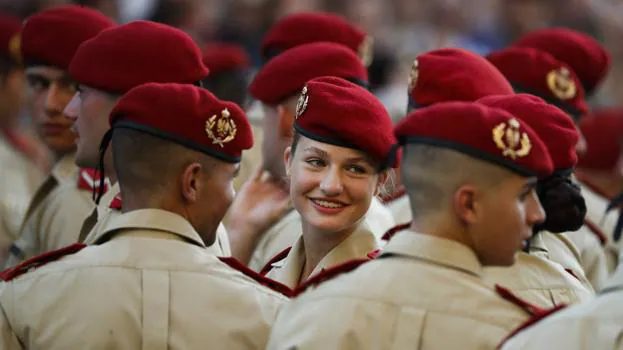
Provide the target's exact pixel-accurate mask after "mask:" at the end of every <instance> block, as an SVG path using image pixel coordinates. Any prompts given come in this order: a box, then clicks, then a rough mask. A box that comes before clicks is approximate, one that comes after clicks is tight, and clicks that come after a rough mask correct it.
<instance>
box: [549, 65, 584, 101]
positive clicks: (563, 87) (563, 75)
mask: <svg viewBox="0 0 623 350" xmlns="http://www.w3.org/2000/svg"><path fill="white" fill-rule="evenodd" d="M547 86H548V87H549V89H550V90H552V93H553V94H554V95H555V96H556V97H558V98H559V99H561V100H568V99H571V98H574V97H575V96H576V95H577V93H578V89H577V87H576V86H575V82H574V81H573V79H572V78H571V72H569V69H567V68H565V67H561V68H559V69H554V70H553V71H551V72H549V73H547Z"/></svg>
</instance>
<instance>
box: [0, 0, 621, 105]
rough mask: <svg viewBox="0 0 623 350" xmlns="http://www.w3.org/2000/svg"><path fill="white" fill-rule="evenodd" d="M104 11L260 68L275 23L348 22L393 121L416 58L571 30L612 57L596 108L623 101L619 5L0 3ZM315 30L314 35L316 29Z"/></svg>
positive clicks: (249, 0) (483, 49)
mask: <svg viewBox="0 0 623 350" xmlns="http://www.w3.org/2000/svg"><path fill="white" fill-rule="evenodd" d="M68 2H72V3H77V4H81V5H86V6H90V7H94V8H97V9H98V10H100V11H102V12H104V13H105V14H107V15H109V16H110V17H112V18H114V19H116V20H117V21H119V22H121V23H123V22H127V21H131V20H134V19H150V20H154V21H157V22H162V23H166V24H169V25H172V26H175V27H178V28H181V29H183V30H184V31H186V32H187V33H189V34H190V35H191V36H192V37H193V38H195V39H196V40H197V42H199V43H204V42H210V41H225V42H233V43H237V44H240V45H242V46H243V47H244V48H245V49H246V50H247V52H248V53H249V55H250V57H251V62H252V64H253V66H255V67H257V66H259V65H260V64H261V59H260V55H259V45H260V42H261V40H260V39H261V37H262V36H263V35H264V33H265V32H266V30H267V29H268V28H269V27H270V25H271V24H272V23H274V22H275V20H276V19H277V18H279V17H281V16H283V15H285V14H289V13H293V12H297V11H310V10H311V11H314V10H318V11H330V12H335V13H339V14H342V15H344V16H345V17H347V18H348V19H350V20H351V21H353V22H355V23H357V24H358V25H359V26H361V27H362V28H363V29H365V30H366V31H367V32H368V33H370V34H371V35H372V36H373V37H374V62H373V64H372V67H371V68H370V80H371V84H372V88H373V91H374V92H375V93H376V94H377V96H378V97H380V98H381V100H382V101H383V102H384V103H385V105H386V106H387V107H388V109H389V110H390V112H391V113H392V115H394V116H399V115H400V114H402V113H404V111H403V106H404V105H405V103H406V98H407V97H406V94H404V91H405V87H406V85H407V79H406V77H407V76H408V70H409V69H410V64H411V61H412V60H413V58H414V57H415V56H416V54H418V53H421V52H424V51H427V50H431V49H435V48H440V47H462V48H467V49H469V50H472V51H475V52H477V53H481V54H486V53H488V52H489V51H492V50H496V49H500V48H502V47H504V46H505V45H507V44H508V43H509V42H511V41H512V40H514V39H516V38H518V37H519V36H520V35H522V34H524V33H526V32H529V31H532V30H535V29H538V28H541V27H551V26H564V27H569V28H572V29H576V30H580V31H583V32H586V33H588V34H590V35H592V36H594V37H596V38H597V39H598V40H599V41H601V42H602V43H603V44H604V45H605V46H606V47H607V48H608V49H609V50H610V52H611V53H612V55H613V62H614V65H613V68H612V71H611V72H610V74H609V75H608V79H607V81H606V82H605V84H603V85H602V87H601V90H600V91H598V93H597V94H595V95H594V97H593V99H592V100H591V101H590V103H591V105H592V106H593V107H596V106H612V105H616V104H617V101H620V100H621V99H623V67H622V66H621V65H619V64H617V63H618V62H621V58H622V57H623V49H622V48H621V46H620V45H619V43H620V40H621V38H623V20H622V18H623V16H621V14H623V3H621V2H620V1H614V0H504V1H499V0H463V1H459V0H74V1H69V0H0V6H1V7H2V9H3V10H4V11H8V12H11V13H14V14H17V15H19V16H21V17H24V18H25V17H27V16H28V15H30V14H32V13H34V12H36V11H39V10H41V9H43V8H46V7H48V6H52V5H56V4H59V3H68ZM310 30H313V28H310Z"/></svg>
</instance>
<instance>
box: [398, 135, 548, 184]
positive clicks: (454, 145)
mask: <svg viewBox="0 0 623 350" xmlns="http://www.w3.org/2000/svg"><path fill="white" fill-rule="evenodd" d="M399 139H400V143H401V144H402V145H406V144H424V145H429V146H437V147H442V148H447V149H451V150H454V151H457V152H460V153H463V154H466V155H468V156H471V157H474V158H478V159H480V160H482V161H485V162H488V163H491V164H493V165H497V166H501V167H503V168H505V169H507V170H510V171H511V172H513V173H515V174H518V175H521V176H525V177H532V176H540V175H541V174H538V173H537V172H535V171H532V170H528V169H526V168H524V167H522V166H519V165H517V164H516V163H514V162H512V161H509V160H507V159H506V158H504V157H500V156H495V155H492V154H489V153H487V152H485V151H482V150H479V149H477V148H475V147H471V146H468V145H465V144H463V143H460V142H454V141H449V140H442V139H439V138H433V137H425V136H401V137H399Z"/></svg>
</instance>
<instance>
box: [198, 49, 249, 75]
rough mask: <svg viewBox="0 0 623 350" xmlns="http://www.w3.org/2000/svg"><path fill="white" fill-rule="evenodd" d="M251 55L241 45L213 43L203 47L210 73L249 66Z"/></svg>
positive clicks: (204, 58) (204, 59)
mask: <svg viewBox="0 0 623 350" xmlns="http://www.w3.org/2000/svg"><path fill="white" fill-rule="evenodd" d="M249 61H250V59H249V55H248V54H247V52H246V51H245V50H244V48H243V47H242V46H240V45H235V44H225V43H212V44H208V45H206V46H205V47H204V48H203V64H205V65H206V67H208V68H209V69H210V73H212V74H215V73H221V72H226V71H230V70H233V69H246V68H248V67H249Z"/></svg>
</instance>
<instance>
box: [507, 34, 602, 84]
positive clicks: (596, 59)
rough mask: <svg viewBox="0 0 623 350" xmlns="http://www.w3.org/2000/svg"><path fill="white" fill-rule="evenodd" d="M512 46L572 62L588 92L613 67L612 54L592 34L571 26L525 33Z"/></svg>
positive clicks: (571, 66) (569, 63)
mask: <svg viewBox="0 0 623 350" xmlns="http://www.w3.org/2000/svg"><path fill="white" fill-rule="evenodd" d="M512 46H518V47H531V48H534V49H538V50H541V51H545V52H547V53H549V54H550V55H552V56H554V57H555V58H556V59H558V60H559V61H562V62H564V63H566V64H567V65H569V67H570V68H571V69H573V71H574V72H575V74H577V75H578V78H579V79H580V81H581V82H582V85H583V86H584V90H585V91H586V93H587V94H588V95H590V94H592V93H593V91H594V90H595V88H596V87H597V85H599V83H600V82H601V81H602V80H603V79H604V77H605V76H606V73H608V70H609V69H610V64H611V63H612V58H611V57H610V53H609V52H608V51H607V50H606V49H605V48H604V47H603V46H602V45H600V44H599V42H598V41H597V40H595V39H594V38H593V37H591V36H589V35H586V34H584V33H580V32H577V31H575V30H572V29H569V28H546V29H540V30H537V31H534V32H531V33H528V34H526V35H524V36H523V37H521V38H519V40H517V41H515V42H514V43H513V44H512Z"/></svg>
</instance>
